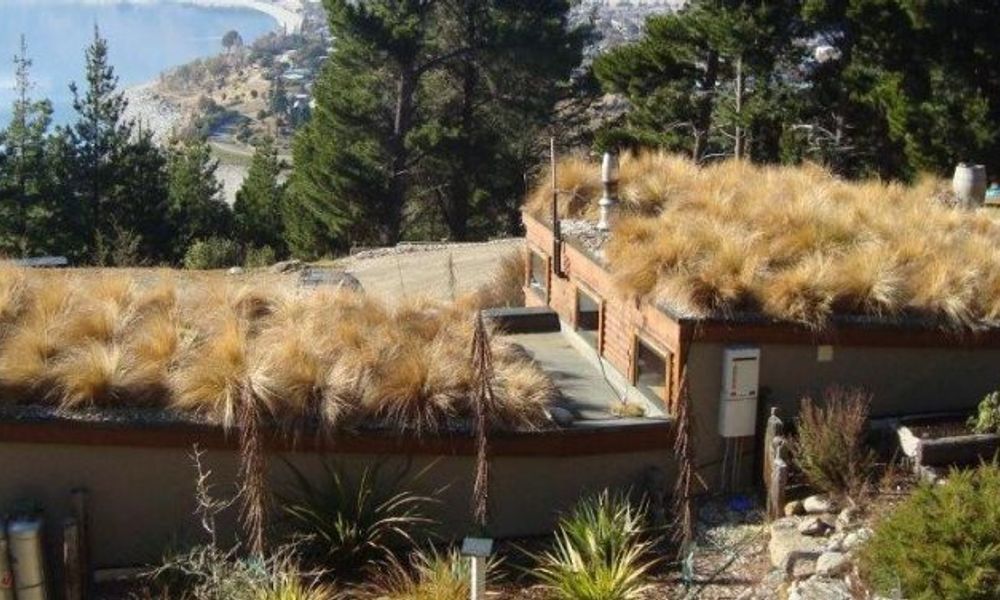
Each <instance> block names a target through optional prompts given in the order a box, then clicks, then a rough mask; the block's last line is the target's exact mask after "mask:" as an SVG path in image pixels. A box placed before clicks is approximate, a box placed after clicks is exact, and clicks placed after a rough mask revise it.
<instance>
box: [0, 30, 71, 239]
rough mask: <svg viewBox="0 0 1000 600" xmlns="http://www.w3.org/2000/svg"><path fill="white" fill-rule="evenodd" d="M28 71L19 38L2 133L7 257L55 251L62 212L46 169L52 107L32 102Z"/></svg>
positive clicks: (1, 212)
mask: <svg viewBox="0 0 1000 600" xmlns="http://www.w3.org/2000/svg"><path fill="white" fill-rule="evenodd" d="M31 65H32V61H31V59H29V58H28V51H27V44H26V42H25V39H24V36H23V35H22V36H21V46H20V51H19V53H18V54H17V56H15V57H14V71H15V75H14V77H15V79H14V81H15V94H16V98H15V100H14V105H13V110H12V117H11V120H10V123H9V124H8V125H7V127H6V128H5V129H3V130H0V252H2V253H3V254H5V255H8V256H30V255H35V254H42V253H48V252H54V251H58V249H59V248H58V245H59V244H58V242H59V236H60V228H59V227H57V226H56V224H57V222H58V217H59V214H58V213H59V209H60V206H59V204H58V197H57V195H56V194H55V187H54V184H53V181H52V178H51V174H50V165H49V162H50V141H49V126H50V124H51V121H52V104H51V102H49V101H48V100H35V99H33V98H32V97H31V89H32V87H33V84H32V81H31V76H30V70H31Z"/></svg>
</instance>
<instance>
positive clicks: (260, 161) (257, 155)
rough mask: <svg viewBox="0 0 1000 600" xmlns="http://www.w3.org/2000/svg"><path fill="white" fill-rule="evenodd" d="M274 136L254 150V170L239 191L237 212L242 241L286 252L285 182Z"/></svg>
mask: <svg viewBox="0 0 1000 600" xmlns="http://www.w3.org/2000/svg"><path fill="white" fill-rule="evenodd" d="M280 175H281V162H280V161H279V160H278V150H277V148H276V147H275V145H274V140H272V139H271V138H270V137H267V138H264V139H263V140H262V141H261V142H260V143H259V144H258V145H257V147H256V149H255V150H254V155H253V161H252V162H251V163H250V170H249V171H248V172H247V177H246V179H245V180H244V181H243V186H242V187H241V188H240V190H239V191H238V192H237V193H236V202H235V203H233V213H234V216H235V220H236V233H237V236H238V237H239V239H240V241H241V242H243V243H244V244H247V245H249V246H251V247H255V248H263V247H264V246H269V247H271V248H272V249H273V250H274V251H275V252H277V253H278V254H279V255H281V254H284V253H285V231H284V222H283V220H284V215H285V213H284V209H285V206H284V198H285V189H284V185H282V183H281V182H280V181H279V177H280Z"/></svg>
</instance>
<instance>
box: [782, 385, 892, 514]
mask: <svg viewBox="0 0 1000 600" xmlns="http://www.w3.org/2000/svg"><path fill="white" fill-rule="evenodd" d="M870 405H871V396H870V395H868V394H866V393H864V392H862V391H860V390H847V389H842V388H830V389H828V390H826V391H825V392H824V393H823V398H822V401H821V402H820V403H816V402H814V401H813V400H812V399H811V398H803V399H802V407H801V410H800V412H799V416H798V419H797V421H796V426H797V435H796V437H795V439H794V440H793V442H792V454H793V457H794V460H795V464H796V465H797V466H798V467H799V469H801V471H802V473H803V474H804V475H805V476H806V479H807V480H808V481H809V484H810V485H812V486H813V487H814V488H816V489H818V490H820V491H822V492H824V493H827V494H830V495H831V496H834V497H846V498H849V499H852V500H855V501H857V500H859V499H860V498H861V495H862V493H863V492H864V491H865V489H866V488H867V486H868V483H869V480H870V478H871V475H872V470H873V467H874V464H875V454H874V452H873V451H872V450H871V449H870V448H868V446H867V445H866V443H865V437H866V433H867V429H868V410H869V407H870Z"/></svg>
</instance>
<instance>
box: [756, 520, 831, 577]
mask: <svg viewBox="0 0 1000 600" xmlns="http://www.w3.org/2000/svg"><path fill="white" fill-rule="evenodd" d="M767 550H768V553H769V554H770V556H771V566H772V567H775V568H778V569H782V570H786V571H787V569H788V558H789V557H790V556H793V555H795V556H802V555H807V556H812V557H813V558H819V555H820V554H822V553H823V550H824V544H823V540H820V539H817V538H812V537H806V536H804V535H802V534H800V533H799V530H798V519H796V518H794V517H786V518H783V519H778V520H777V521H775V522H774V523H772V524H771V539H770V541H769V542H768V544H767Z"/></svg>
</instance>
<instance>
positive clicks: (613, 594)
mask: <svg viewBox="0 0 1000 600" xmlns="http://www.w3.org/2000/svg"><path fill="white" fill-rule="evenodd" d="M653 543H654V542H653V540H651V539H648V536H647V532H646V509H645V505H644V504H633V503H632V502H630V500H629V498H628V496H627V495H625V494H612V493H610V492H608V491H605V492H602V493H600V494H598V495H596V496H593V497H590V498H586V499H584V500H583V501H581V502H580V503H579V504H578V505H577V506H576V507H575V508H574V509H573V510H572V511H571V512H570V513H569V514H568V515H566V516H564V517H563V518H562V519H561V520H560V521H559V528H558V530H557V531H556V539H555V544H554V546H553V548H552V549H551V550H549V551H548V552H546V553H544V554H541V555H540V556H536V557H535V558H536V560H537V561H538V563H539V564H538V567H537V568H536V570H535V575H536V576H537V577H538V579H539V580H540V581H541V582H542V584H543V586H544V587H545V588H546V589H547V591H548V592H549V593H550V594H551V595H552V596H553V597H555V598H559V599H561V600H632V599H633V598H639V597H640V596H641V594H642V593H643V592H645V591H646V590H647V589H648V587H649V586H648V583H647V575H648V573H649V571H650V569H652V567H653V566H654V565H655V564H656V560H653V559H649V558H648V555H649V552H650V550H651V548H652V546H653Z"/></svg>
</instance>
